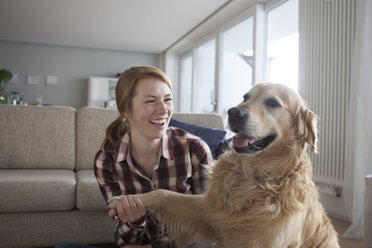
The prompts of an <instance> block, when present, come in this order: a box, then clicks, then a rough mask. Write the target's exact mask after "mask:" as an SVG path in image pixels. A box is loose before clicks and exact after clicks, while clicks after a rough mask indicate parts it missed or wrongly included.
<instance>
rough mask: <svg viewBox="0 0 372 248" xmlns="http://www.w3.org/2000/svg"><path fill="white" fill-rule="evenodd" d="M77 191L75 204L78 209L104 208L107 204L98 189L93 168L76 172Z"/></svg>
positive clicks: (105, 208)
mask: <svg viewBox="0 0 372 248" xmlns="http://www.w3.org/2000/svg"><path fill="white" fill-rule="evenodd" d="M76 180H77V192H76V206H77V208H78V209H80V210H104V211H107V204H106V202H105V200H104V198H103V196H102V194H101V191H100V190H99V186H98V182H97V179H96V177H95V176H94V172H93V170H80V171H78V172H76Z"/></svg>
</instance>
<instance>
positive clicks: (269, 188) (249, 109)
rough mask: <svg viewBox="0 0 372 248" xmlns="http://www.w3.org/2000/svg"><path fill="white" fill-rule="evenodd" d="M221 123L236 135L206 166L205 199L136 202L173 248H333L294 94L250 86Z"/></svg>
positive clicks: (155, 194)
mask: <svg viewBox="0 0 372 248" xmlns="http://www.w3.org/2000/svg"><path fill="white" fill-rule="evenodd" d="M228 121H229V127H230V129H231V130H232V131H233V132H235V133H236V135H235V136H234V137H233V139H232V142H231V145H230V146H231V149H230V150H229V151H227V152H225V153H224V154H223V155H222V156H221V157H220V158H219V159H218V161H217V162H216V163H215V164H214V166H213V167H212V170H211V172H210V178H209V180H208V189H207V191H206V193H204V194H202V195H186V194H179V193H176V192H172V191H167V190H161V189H160V190H155V191H151V192H148V193H145V194H138V195H136V196H137V197H139V198H140V199H141V201H142V202H143V203H144V205H145V206H146V208H147V209H148V210H149V211H150V212H151V213H152V214H155V215H156V216H157V218H158V220H159V221H160V224H161V225H162V227H163V228H164V230H166V231H167V233H168V234H169V237H170V238H172V239H173V240H175V242H176V243H177V246H178V247H186V246H187V245H190V244H193V243H195V242H197V243H198V244H200V245H210V244H213V245H214V246H217V247H222V248H242V247H247V248H248V247H249V248H253V247H265V248H284V247H290V248H294V247H302V248H314V247H332V248H336V247H339V244H338V238H337V233H336V232H335V230H334V228H333V226H332V224H331V222H330V220H329V218H328V217H327V215H326V212H325V210H324V208H323V206H322V205H321V203H320V201H319V196H318V191H317V188H316V187H315V185H314V183H313V181H312V167H311V163H310V159H309V156H308V150H311V151H312V152H317V117H316V115H315V114H314V113H313V112H312V111H311V110H310V109H309V108H307V107H306V105H305V104H304V102H303V100H302V98H301V97H300V95H299V94H298V93H296V92H294V91H292V90H291V89H290V88H288V87H286V86H284V85H280V84H272V83H261V84H257V85H255V86H254V87H252V89H251V90H250V91H249V92H248V93H247V94H245V95H244V97H243V101H242V102H241V103H240V104H239V105H237V106H236V107H233V108H231V109H229V111H228ZM308 148H310V149H308ZM119 198H120V197H113V198H112V199H111V200H110V201H109V207H110V208H114V207H115V205H116V202H117V200H118V199H119Z"/></svg>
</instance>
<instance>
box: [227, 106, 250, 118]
mask: <svg viewBox="0 0 372 248" xmlns="http://www.w3.org/2000/svg"><path fill="white" fill-rule="evenodd" d="M227 114H228V115H229V119H230V120H244V119H246V118H247V116H248V113H247V111H245V110H244V109H241V108H236V107H234V108H231V109H229V111H227Z"/></svg>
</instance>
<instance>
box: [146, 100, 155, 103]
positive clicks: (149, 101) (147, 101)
mask: <svg viewBox="0 0 372 248" xmlns="http://www.w3.org/2000/svg"><path fill="white" fill-rule="evenodd" d="M153 102H155V100H146V101H145V103H153Z"/></svg>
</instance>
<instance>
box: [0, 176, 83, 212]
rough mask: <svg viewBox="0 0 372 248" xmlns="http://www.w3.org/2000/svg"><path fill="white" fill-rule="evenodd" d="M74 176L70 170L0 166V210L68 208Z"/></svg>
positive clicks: (72, 204) (72, 192) (72, 191)
mask: <svg viewBox="0 0 372 248" xmlns="http://www.w3.org/2000/svg"><path fill="white" fill-rule="evenodd" d="M75 192H76V177H75V173H74V172H73V171H71V170H0V212H1V213H12V212H38V211H56V210H70V209H73V208H74V207H75Z"/></svg>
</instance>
